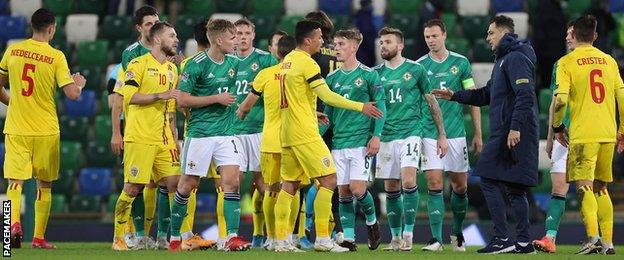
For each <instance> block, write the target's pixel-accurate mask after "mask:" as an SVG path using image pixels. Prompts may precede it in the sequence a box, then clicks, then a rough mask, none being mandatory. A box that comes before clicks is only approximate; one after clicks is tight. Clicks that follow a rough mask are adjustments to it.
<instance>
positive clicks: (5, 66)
mask: <svg viewBox="0 0 624 260" xmlns="http://www.w3.org/2000/svg"><path fill="white" fill-rule="evenodd" d="M9 53H11V48H7V49H6V51H5V52H4V55H2V60H1V61H0V74H2V75H9V56H10V55H9Z"/></svg>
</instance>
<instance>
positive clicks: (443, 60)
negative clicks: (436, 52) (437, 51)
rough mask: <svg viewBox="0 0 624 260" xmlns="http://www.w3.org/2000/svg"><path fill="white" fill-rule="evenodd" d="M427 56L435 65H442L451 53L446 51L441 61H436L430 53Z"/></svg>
mask: <svg viewBox="0 0 624 260" xmlns="http://www.w3.org/2000/svg"><path fill="white" fill-rule="evenodd" d="M427 55H428V56H429V58H431V60H432V61H433V62H435V63H439V64H442V63H444V62H445V61H446V60H448V58H449V56H451V52H450V51H449V50H446V56H445V57H444V59H442V60H441V61H438V60H436V59H435V58H434V57H433V56H432V55H431V52H429V53H427Z"/></svg>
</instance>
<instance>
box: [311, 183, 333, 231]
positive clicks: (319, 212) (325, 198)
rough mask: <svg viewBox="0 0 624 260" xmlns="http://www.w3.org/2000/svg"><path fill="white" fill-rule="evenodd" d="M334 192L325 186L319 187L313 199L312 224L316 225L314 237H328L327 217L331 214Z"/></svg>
mask: <svg viewBox="0 0 624 260" xmlns="http://www.w3.org/2000/svg"><path fill="white" fill-rule="evenodd" d="M333 194H334V192H333V191H332V190H329V189H327V188H325V187H319V189H318V192H317V193H316V198H315V199H314V224H315V225H316V237H317V238H328V237H329V234H330V231H329V224H330V223H329V218H330V215H331V214H332V211H331V207H332V195H333Z"/></svg>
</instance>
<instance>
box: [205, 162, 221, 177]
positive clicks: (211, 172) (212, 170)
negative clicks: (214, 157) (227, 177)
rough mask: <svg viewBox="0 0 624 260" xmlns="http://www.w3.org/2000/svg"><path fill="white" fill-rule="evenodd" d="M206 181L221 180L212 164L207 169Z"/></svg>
mask: <svg viewBox="0 0 624 260" xmlns="http://www.w3.org/2000/svg"><path fill="white" fill-rule="evenodd" d="M206 178H208V179H221V175H219V173H218V172H217V166H215V164H214V163H211V164H210V168H208V176H207V177H206Z"/></svg>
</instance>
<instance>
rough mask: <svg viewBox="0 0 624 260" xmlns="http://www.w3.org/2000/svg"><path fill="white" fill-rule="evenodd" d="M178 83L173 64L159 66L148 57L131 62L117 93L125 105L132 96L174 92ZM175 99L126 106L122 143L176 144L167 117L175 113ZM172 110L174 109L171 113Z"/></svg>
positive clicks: (149, 55)
mask: <svg viewBox="0 0 624 260" xmlns="http://www.w3.org/2000/svg"><path fill="white" fill-rule="evenodd" d="M177 82H178V71H177V68H176V66H175V64H173V63H171V62H169V61H165V62H164V63H162V64H161V63H160V62H158V61H157V60H156V59H155V58H154V56H152V54H151V53H147V54H145V55H143V56H140V57H138V58H135V59H133V60H132V61H131V62H130V64H128V68H127V69H126V75H125V82H124V85H123V87H121V89H120V92H121V94H122V95H123V96H124V103H129V102H130V100H131V99H132V96H133V95H134V94H135V93H137V92H138V93H141V94H155V93H161V92H165V91H167V90H171V89H174V88H175V86H176V83H177ZM173 102H174V99H170V100H160V101H156V102H153V103H151V104H148V105H136V104H128V106H127V108H128V110H127V112H126V116H127V117H126V126H125V130H124V131H125V136H124V141H126V142H136V143H144V144H165V145H172V144H175V141H174V140H173V133H172V131H171V128H170V125H169V116H170V115H169V113H171V112H172V111H173V112H175V104H173ZM172 108H173V109H172Z"/></svg>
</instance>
